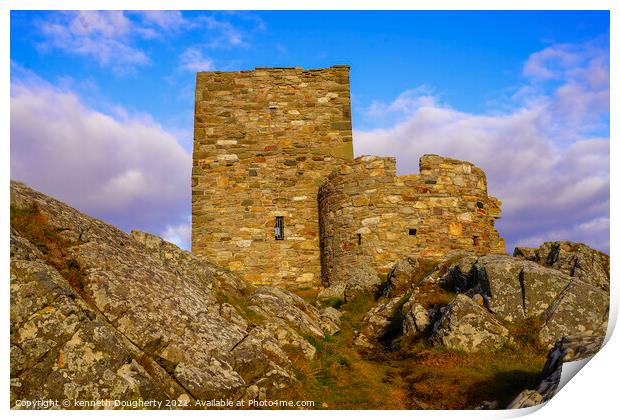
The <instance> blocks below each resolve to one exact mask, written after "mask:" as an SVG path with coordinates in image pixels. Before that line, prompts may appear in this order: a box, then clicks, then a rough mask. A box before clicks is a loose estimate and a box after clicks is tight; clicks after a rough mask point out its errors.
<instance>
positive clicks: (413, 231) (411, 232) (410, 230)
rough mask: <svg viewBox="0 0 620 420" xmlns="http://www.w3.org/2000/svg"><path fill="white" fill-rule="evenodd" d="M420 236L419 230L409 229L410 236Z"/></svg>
mask: <svg viewBox="0 0 620 420" xmlns="http://www.w3.org/2000/svg"><path fill="white" fill-rule="evenodd" d="M417 234H418V230H417V229H415V228H409V235H411V236H416V235H417Z"/></svg>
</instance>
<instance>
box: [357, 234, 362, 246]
mask: <svg viewBox="0 0 620 420" xmlns="http://www.w3.org/2000/svg"><path fill="white" fill-rule="evenodd" d="M357 244H358V245H361V244H362V234H361V233H358V234H357Z"/></svg>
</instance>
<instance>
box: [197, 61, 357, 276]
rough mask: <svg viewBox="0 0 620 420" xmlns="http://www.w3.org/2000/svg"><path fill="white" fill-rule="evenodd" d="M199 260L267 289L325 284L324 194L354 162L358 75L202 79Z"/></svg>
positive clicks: (332, 72) (270, 72)
mask: <svg viewBox="0 0 620 420" xmlns="http://www.w3.org/2000/svg"><path fill="white" fill-rule="evenodd" d="M195 100H196V102H195V121H194V152H193V170H192V252H193V253H194V254H196V255H198V256H203V257H205V258H206V259H208V260H210V261H212V262H214V263H216V264H218V265H220V266H222V267H225V268H228V269H230V270H232V271H236V272H238V273H240V274H241V275H242V276H243V277H244V278H245V279H246V280H249V281H251V282H253V283H258V284H280V285H287V286H293V287H295V286H300V287H301V286H308V285H317V284H319V283H320V277H321V263H320V250H319V221H318V214H319V212H318V205H317V193H318V188H319V186H320V185H321V184H322V183H323V182H324V181H325V178H326V177H327V175H329V174H330V173H331V172H332V171H333V170H334V169H336V168H338V167H339V166H340V165H341V164H342V163H345V162H347V161H349V160H351V159H352V158H353V147H352V133H351V103H350V93H349V67H348V66H333V67H330V68H327V69H316V70H304V69H302V68H256V69H255V70H251V71H240V72H201V73H198V74H197V77H196V99H195Z"/></svg>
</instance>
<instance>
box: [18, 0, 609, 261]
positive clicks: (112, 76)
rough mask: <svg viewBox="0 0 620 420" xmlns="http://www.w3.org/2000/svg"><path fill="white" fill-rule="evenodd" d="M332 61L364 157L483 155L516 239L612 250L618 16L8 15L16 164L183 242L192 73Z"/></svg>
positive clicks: (67, 192)
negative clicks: (342, 77)
mask: <svg viewBox="0 0 620 420" xmlns="http://www.w3.org/2000/svg"><path fill="white" fill-rule="evenodd" d="M334 64H349V65H351V94H352V108H353V125H354V130H355V133H354V148H355V153H356V155H360V154H379V155H395V156H396V157H397V161H398V169H399V172H401V173H405V172H416V171H417V159H418V158H419V155H420V154H423V153H441V154H444V155H448V156H451V157H455V158H461V159H466V160H469V161H472V162H474V163H475V164H477V165H479V166H480V167H482V168H483V169H485V170H486V171H487V174H488V178H489V189H490V193H491V194H494V195H496V196H498V197H499V198H500V199H501V200H502V201H503V202H504V217H503V219H501V220H500V221H498V228H499V229H500V232H501V233H502V234H503V235H504V236H505V237H506V239H507V243H508V251H509V252H511V251H512V246H514V245H516V244H525V245H536V244H537V243H540V242H542V241H544V240H557V239H570V240H576V241H583V242H586V243H588V244H590V245H592V246H595V247H597V248H599V249H602V250H604V251H608V248H609V13H608V12H595V11H588V12H584V11H581V12H579V11H578V12H564V11H562V12H560V11H550V12H475V11H470V12H445V11H441V12H275V11H272V12H234V13H233V12H188V11H183V12H161V13H159V12H145V13H142V12H96V11H95V12H82V13H77V12H48V11H45V12H26V11H13V12H12V13H11V86H12V93H11V95H12V97H11V122H12V125H11V146H12V148H11V176H12V177H13V178H18V179H21V180H24V181H25V182H27V183H28V184H30V185H31V186H33V187H35V188H38V189H41V190H42V191H44V192H47V193H50V194H53V195H55V196H57V197H59V198H61V199H63V200H66V201H68V202H69V203H71V204H72V205H74V206H76V207H78V208H80V209H82V210H84V211H86V212H88V213H89V214H93V215H95V216H98V217H101V218H103V219H105V220H107V221H110V222H111V223H114V224H116V225H117V226H119V227H121V228H123V229H125V230H128V229H131V228H139V229H144V230H148V231H151V232H154V233H158V234H163V235H164V236H166V237H167V238H169V239H171V240H174V241H176V242H177V243H180V244H182V245H183V246H187V245H188V233H189V227H188V218H189V214H190V211H189V199H190V196H189V168H187V166H188V159H189V156H190V153H191V138H192V121H193V116H192V113H193V87H194V77H195V72H196V71H198V70H223V71H227V70H239V69H251V68H254V67H255V66H302V67H304V68H318V67H327V66H331V65H334ZM35 113H38V114H35ZM34 115H39V116H41V118H37V121H33V118H34ZM145 149H148V150H147V151H146V152H145ZM33 167H35V168H38V169H35V170H32V168H33ZM76 171H79V172H80V174H79V176H76V174H75V172H76ZM166 191H167V192H168V193H167V198H166V199H161V198H159V197H160V196H161V195H162V194H161V193H162V192H166Z"/></svg>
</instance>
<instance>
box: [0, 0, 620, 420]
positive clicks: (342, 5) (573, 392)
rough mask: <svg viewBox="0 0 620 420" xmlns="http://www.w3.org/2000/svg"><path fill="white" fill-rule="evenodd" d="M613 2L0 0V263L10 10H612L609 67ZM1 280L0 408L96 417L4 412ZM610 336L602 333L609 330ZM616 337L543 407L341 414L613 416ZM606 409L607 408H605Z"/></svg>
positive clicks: (4, 228)
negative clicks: (0, 54) (0, 58)
mask: <svg viewBox="0 0 620 420" xmlns="http://www.w3.org/2000/svg"><path fill="white" fill-rule="evenodd" d="M616 4H617V2H613V1H603V0H589V1H578V0H563V1H557V0H556V1H549V0H521V1H513V0H511V1H507V0H506V1H501V2H499V1H492V0H486V1H480V0H478V1H475V0H470V1H467V2H466V1H463V0H460V1H459V0H434V1H432V2H429V1H394V0H383V1H381V2H370V1H366V0H341V1H338V2H335V1H333V0H312V1H308V0H298V1H296V2H294V3H293V2H291V1H290V0H288V1H282V0H262V1H260V0H254V1H249V0H245V1H243V0H226V1H224V0H217V1H196V0H176V1H174V2H163V1H161V2H153V1H147V0H141V1H128V0H124V1H119V0H107V1H106V0H89V1H77V0H55V1H54V2H49V1H43V0H23V1H17V0H15V1H6V0H5V1H2V2H0V33H2V36H1V38H2V41H1V42H2V44H0V45H1V46H2V47H3V48H1V50H2V51H4V60H3V61H4V64H3V65H2V68H1V70H0V71H1V80H2V83H1V84H0V94H1V95H2V97H3V98H4V101H3V103H4V107H3V109H2V112H0V121H2V125H1V127H2V129H3V136H2V143H1V144H2V146H1V147H2V153H0V159H1V162H2V164H1V165H0V171H1V172H2V177H3V178H2V189H1V191H2V193H1V199H2V206H3V207H2V209H3V211H2V213H0V214H2V225H1V227H0V237H2V238H4V241H3V242H2V244H3V245H2V249H3V251H4V252H3V253H2V256H1V257H0V258H1V259H2V266H3V267H4V273H5V277H4V278H7V279H8V275H7V274H8V272H9V269H8V267H9V241H8V238H9V232H8V230H9V229H8V225H9V223H8V220H7V219H8V207H9V205H8V204H9V182H8V181H9V177H10V164H9V156H10V150H9V147H10V146H9V137H10V127H9V124H10V118H9V116H10V114H9V109H10V95H9V86H10V78H9V69H10V55H9V51H10V50H9V46H10V43H9V34H10V31H9V24H10V22H9V13H10V12H9V10H10V9H15V10H28V9H30V10H38V9H47V8H49V7H50V6H51V5H53V8H54V9H125V10H147V9H162V10H166V9H168V10H203V9H211V10H222V9H224V10H233V9H238V10H268V9H276V10H277V9H285V10H287V9H288V10H344V9H356V10H370V9H377V10H380V9H383V10H386V9H400V10H405V9H417V10H441V9H450V10H611V28H610V31H611V36H610V39H611V40H612V42H611V68H612V69H614V70H615V71H617V69H618V68H620V66H618V47H617V46H618V41H617V40H618V39H620V38H618V31H617V28H618V23H619V18H618V11H619V10H620V9H619V8H618V7H617V6H616ZM611 82H612V85H611V93H612V95H611V117H610V121H612V124H611V137H610V139H615V140H616V141H617V135H616V132H617V130H616V129H615V121H618V119H617V118H615V117H617V112H615V111H616V110H617V104H616V97H617V96H616V95H615V93H616V91H617V87H616V85H617V83H615V82H614V79H613V77H612V80H611ZM610 142H611V162H612V163H611V178H612V183H613V184H612V185H615V181H616V180H617V179H618V171H619V169H618V168H617V167H616V166H615V165H614V163H616V162H618V159H617V154H618V148H617V147H616V145H615V141H614V140H610ZM618 209H619V206H618V199H617V194H615V193H614V190H613V189H612V192H611V214H618V213H617V211H615V210H618ZM617 233H618V224H617V223H615V218H612V220H611V242H610V245H611V247H610V248H611V249H615V245H616V238H617V237H618V235H617ZM611 268H612V279H613V281H612V310H611V312H610V329H611V328H613V327H612V325H615V322H616V319H617V313H618V288H617V287H615V284H616V282H617V279H618V268H617V265H616V263H615V259H613V258H612V267H611ZM7 283H8V281H7V282H6V283H5V285H4V287H5V288H4V292H5V293H4V294H3V297H4V302H5V304H4V305H5V306H4V307H3V311H2V313H1V319H0V323H1V325H2V328H3V330H4V334H3V335H4V338H5V341H4V343H5V344H4V345H2V346H0V354H2V361H1V362H0V372H2V375H1V377H2V378H4V379H3V380H0V395H1V397H0V401H1V402H0V404H2V405H1V408H0V410H1V411H3V412H5V411H6V412H8V413H7V414H9V415H10V416H11V417H12V418H26V417H31V416H36V417H39V416H45V417H49V418H62V419H65V418H77V417H79V418H83V417H87V418H88V417H90V416H99V415H101V414H102V413H101V412H95V411H88V412H79V413H78V412H67V411H61V412H33V411H10V410H9V409H8V408H9V400H8V396H9V381H8V378H9V372H8V368H9V364H10V362H9V351H8V349H9V347H8V345H7V344H8V341H9V340H8V335H9V330H8V326H9V310H8V309H9V293H8V284H7ZM608 338H609V337H608ZM619 347H620V346H619V344H618V339H617V337H612V338H611V339H610V340H609V342H608V343H607V345H606V346H605V347H604V348H603V349H602V350H601V351H600V352H599V354H597V355H596V356H595V357H594V358H593V359H592V360H591V361H590V363H588V367H587V368H586V369H584V370H583V371H582V372H580V373H579V375H578V378H577V379H575V380H572V381H570V382H569V383H568V384H567V385H566V387H565V388H564V389H562V391H561V392H560V393H559V394H558V395H557V396H556V397H555V398H553V399H552V400H551V401H550V402H549V403H548V404H547V405H546V406H545V407H544V408H543V409H542V410H538V411H536V410H518V411H494V412H488V411H476V412H472V411H440V412H437V411H436V412H419V411H402V412H397V411H389V412H387V411H382V412H381V413H376V412H373V411H356V412H355V413H350V414H349V413H346V414H345V413H343V414H345V415H354V416H356V417H357V416H361V417H367V418H374V417H376V416H377V415H380V416H385V415H389V416H390V417H394V418H403V419H404V418H407V419H411V417H412V416H415V417H416V418H425V419H426V418H441V419H444V418H461V419H462V418H482V419H485V418H487V419H488V418H508V417H515V416H521V415H525V414H527V413H530V412H532V411H535V412H534V414H532V415H531V418H543V417H542V416H544V418H547V417H552V418H555V417H561V418H566V419H570V418H579V419H584V418H585V419H594V418H611V417H612V416H613V417H615V416H616V415H617V414H616V413H615V411H616V410H615V401H616V399H617V391H616V389H617V388H618V385H617V379H618V378H620V375H619V363H618V359H617V356H616V355H617V354H618V351H619ZM317 413H320V415H321V416H327V417H336V416H341V415H342V414H340V412H336V411H330V412H317V411H307V412H303V411H271V410H265V411H252V412H251V413H243V412H231V411H228V412H223V411H209V412H193V411H192V412H175V413H174V414H172V413H170V412H167V411H149V412H135V411H132V412H114V413H111V412H106V414H107V415H113V416H114V417H116V416H119V417H131V418H132V419H133V418H145V417H147V416H148V417H149V418H164V417H169V416H170V415H174V416H181V417H189V416H192V417H193V416H208V417H210V418H222V417H230V416H235V417H236V416H240V417H241V416H252V418H270V419H273V418H284V417H290V416H294V417H305V416H314V415H316V414H317ZM612 413H613V414H612Z"/></svg>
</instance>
